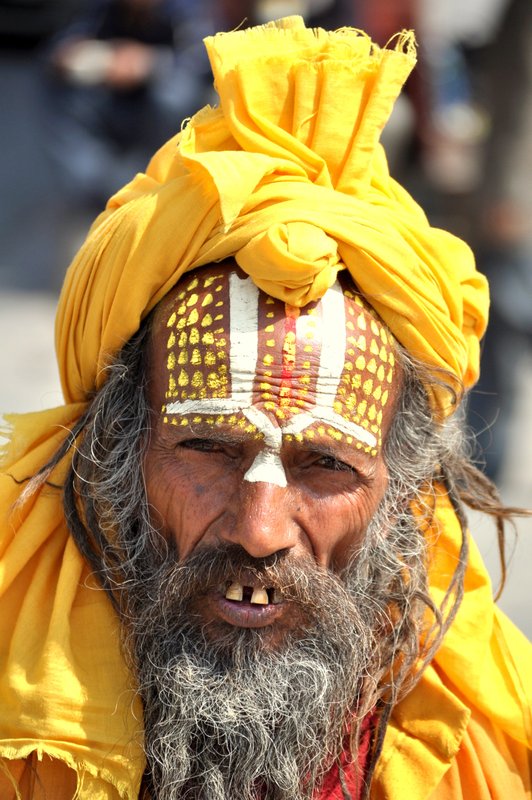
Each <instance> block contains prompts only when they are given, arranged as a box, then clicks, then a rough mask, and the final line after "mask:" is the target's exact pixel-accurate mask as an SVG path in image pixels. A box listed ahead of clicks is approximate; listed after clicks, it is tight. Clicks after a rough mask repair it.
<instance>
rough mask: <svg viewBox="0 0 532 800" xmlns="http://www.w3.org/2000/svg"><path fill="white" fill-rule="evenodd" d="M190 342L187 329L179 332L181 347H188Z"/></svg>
mask: <svg viewBox="0 0 532 800" xmlns="http://www.w3.org/2000/svg"><path fill="white" fill-rule="evenodd" d="M187 342H188V334H187V332H186V331H181V333H180V334H179V340H178V345H179V347H181V348H182V347H186V346H187Z"/></svg>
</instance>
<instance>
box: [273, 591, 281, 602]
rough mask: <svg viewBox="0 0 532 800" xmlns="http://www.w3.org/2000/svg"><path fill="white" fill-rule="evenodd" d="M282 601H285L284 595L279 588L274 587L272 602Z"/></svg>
mask: <svg viewBox="0 0 532 800" xmlns="http://www.w3.org/2000/svg"><path fill="white" fill-rule="evenodd" d="M282 602H283V595H282V594H281V592H280V591H279V589H274V590H273V597H272V603H275V604H277V603H282Z"/></svg>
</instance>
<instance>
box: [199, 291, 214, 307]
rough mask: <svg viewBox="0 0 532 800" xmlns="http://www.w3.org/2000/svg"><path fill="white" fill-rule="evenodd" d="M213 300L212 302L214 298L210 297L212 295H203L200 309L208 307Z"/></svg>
mask: <svg viewBox="0 0 532 800" xmlns="http://www.w3.org/2000/svg"><path fill="white" fill-rule="evenodd" d="M213 300H214V297H213V296H212V294H211V293H210V292H208V293H207V294H206V295H205V297H204V298H203V300H202V301H201V307H202V308H205V307H206V306H210V304H211V303H212V302H213Z"/></svg>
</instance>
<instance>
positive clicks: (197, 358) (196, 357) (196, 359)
mask: <svg viewBox="0 0 532 800" xmlns="http://www.w3.org/2000/svg"><path fill="white" fill-rule="evenodd" d="M190 363H191V364H194V366H197V365H198V364H201V353H200V351H199V350H198V348H197V347H195V348H194V349H193V351H192V356H191V357H190Z"/></svg>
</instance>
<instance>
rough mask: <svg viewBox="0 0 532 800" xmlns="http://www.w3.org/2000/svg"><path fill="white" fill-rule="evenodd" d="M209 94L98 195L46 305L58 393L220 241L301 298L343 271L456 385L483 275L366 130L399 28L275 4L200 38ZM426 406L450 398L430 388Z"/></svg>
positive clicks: (483, 305)
mask: <svg viewBox="0 0 532 800" xmlns="http://www.w3.org/2000/svg"><path fill="white" fill-rule="evenodd" d="M206 47H207V50H208V53H209V57H210V60H211V64H212V68H213V72H214V77H215V86H216V89H217V91H218V93H219V96H220V106H219V108H214V109H213V108H210V107H207V108H204V109H202V110H201V111H200V112H199V113H198V114H196V115H195V116H194V117H193V118H192V119H191V120H190V121H189V123H188V125H187V126H186V127H185V128H184V130H183V131H182V132H181V133H180V134H179V135H178V136H177V137H176V138H174V139H172V140H170V141H169V142H168V143H167V144H166V145H165V146H164V147H162V148H161V150H160V151H159V152H158V153H157V154H156V155H155V157H154V158H153V160H152V161H151V163H150V165H149V167H148V169H147V171H146V174H142V175H137V177H136V178H134V180H133V181H131V183H130V184H128V185H127V186H126V187H125V188H124V189H122V190H121V191H119V192H118V193H117V194H116V195H115V196H114V197H112V198H111V200H110V202H109V203H108V206H107V210H106V211H105V212H104V213H103V214H102V215H101V216H100V217H99V218H98V219H97V220H96V222H95V224H94V226H93V228H92V230H91V233H90V235H89V237H88V238H87V241H86V243H85V244H84V246H83V247H82V249H81V251H80V253H79V255H78V257H77V259H76V260H75V261H74V263H73V264H72V266H71V267H70V270H69V273H68V275H67V279H66V281H65V286H64V290H63V293H62V296H61V301H60V304H59V312H58V316H57V350H58V357H59V365H60V370H61V377H62V383H63V388H64V392H65V396H66V398H67V400H68V401H73V400H82V401H83V400H84V399H85V398H86V395H87V393H88V392H91V391H93V390H94V388H95V386H97V385H98V384H99V382H100V380H102V379H103V377H102V376H103V375H104V373H103V372H102V367H104V366H105V365H106V363H107V362H108V359H109V355H110V354H113V353H115V352H116V351H117V349H119V348H120V347H121V345H122V344H124V342H125V341H127V339H128V338H129V337H130V336H131V335H132V334H133V333H134V332H135V331H136V330H137V329H138V327H139V323H140V320H141V319H142V318H143V317H144V316H145V315H146V314H147V313H148V312H149V311H150V310H151V309H152V308H153V307H154V306H155V305H156V304H157V303H158V302H159V300H161V298H162V297H164V295H165V294H166V293H167V292H168V290H169V289H170V288H171V287H172V286H173V285H174V284H175V283H176V281H177V280H178V278H179V277H180V276H181V275H182V273H183V272H185V271H186V270H190V269H192V268H194V267H197V266H200V265H203V264H207V263H209V262H211V261H216V260H218V259H222V258H226V257H227V256H230V255H234V256H235V257H236V260H237V262H238V264H239V265H240V266H241V267H242V268H243V269H244V270H245V271H246V272H247V273H249V275H250V276H251V277H252V279H253V280H254V281H255V283H257V285H258V286H259V287H260V288H262V289H264V290H265V291H266V292H268V293H270V294H272V295H273V296H275V297H279V298H281V299H284V300H286V301H288V302H290V303H291V304H292V305H297V306H303V305H305V304H306V303H308V302H310V301H312V300H317V299H318V298H319V297H321V296H322V295H323V294H324V292H325V291H326V290H327V289H328V288H329V286H331V285H332V283H333V282H334V280H335V278H336V274H337V272H338V270H340V269H345V268H347V269H348V270H349V272H350V273H351V275H352V276H353V279H354V281H355V283H356V285H357V287H358V288H359V290H360V291H361V292H362V293H363V294H364V295H365V297H366V298H367V300H368V301H369V302H370V304H371V305H373V307H374V308H375V309H376V311H377V312H378V313H379V314H380V316H381V317H382V319H383V320H384V321H385V322H386V323H387V324H388V326H389V327H390V329H391V330H392V332H393V333H394V334H395V336H396V338H397V339H398V340H399V341H400V342H401V343H402V344H403V345H404V346H405V347H406V348H407V349H408V350H409V351H410V352H411V353H412V354H413V355H415V356H416V357H418V358H419V359H421V360H422V361H423V362H425V363H426V364H427V365H428V366H429V368H432V369H434V370H435V371H437V372H439V373H440V376H441V370H442V369H443V370H446V371H447V372H448V373H450V378H451V381H454V382H455V388H457V389H459V388H460V387H461V386H465V387H466V388H468V387H470V386H471V385H472V384H473V383H474V382H475V380H476V378H477V375H478V361H479V345H478V342H479V339H480V337H481V336H482V334H483V333H484V329H485V325H486V315H487V307H488V293H487V284H486V280H485V278H484V277H483V276H481V275H480V274H479V273H478V272H477V271H476V270H475V266H474V260H473V257H472V254H471V251H470V250H469V248H468V247H467V245H465V244H464V243H463V242H462V241H461V240H459V239H457V238H456V237H454V236H452V235H451V234H449V233H447V232H445V231H442V230H438V229H435V228H433V227H431V226H430V225H429V224H428V222H427V219H426V217H425V215H424V213H423V211H422V210H421V208H420V207H419V206H418V205H417V204H416V203H415V202H414V200H413V199H412V198H411V197H410V196H409V195H408V194H407V193H406V192H405V191H404V190H403V189H402V188H401V187H400V186H399V185H398V184H397V183H396V182H395V181H394V180H393V179H392V178H391V177H390V175H389V173H388V168H387V164H386V159H385V156H384V152H383V149H382V146H381V145H380V144H379V136H380V134H381V131H382V129H383V127H384V125H385V124H386V122H387V120H388V117H389V115H390V112H391V109H392V106H393V104H394V101H395V100H396V98H397V95H398V94H399V92H400V90H401V87H402V85H403V83H404V81H405V79H406V78H407V76H408V74H409V72H410V70H411V69H412V67H413V65H414V63H415V55H414V40H413V35H412V34H409V33H403V34H401V35H399V36H398V37H397V42H396V47H395V49H380V48H379V47H377V46H376V45H374V44H373V43H372V42H371V40H370V39H369V38H368V37H367V36H366V35H365V34H363V33H361V32H360V31H356V30H353V29H342V30H339V31H336V32H334V33H330V32H328V31H324V30H321V29H318V30H314V29H308V28H305V26H304V24H303V22H302V20H301V19H300V18H299V17H288V18H286V19H285V20H281V21H280V22H277V23H271V24H268V25H266V26H261V27H258V28H254V29H251V30H246V31H237V32H235V33H230V34H218V35H217V36H214V37H211V38H208V39H207V40H206ZM431 391H432V392H433V401H434V405H435V407H436V408H438V410H439V411H440V412H443V414H446V413H449V412H450V411H451V410H452V404H450V402H449V397H448V396H447V394H446V393H445V392H444V391H442V390H440V389H433V390H431Z"/></svg>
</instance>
